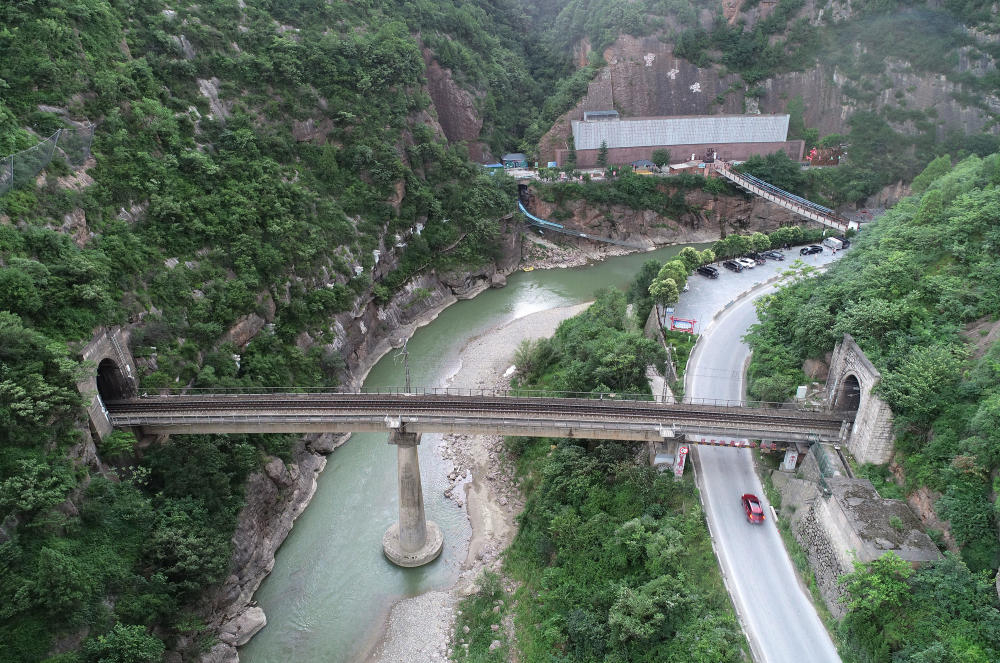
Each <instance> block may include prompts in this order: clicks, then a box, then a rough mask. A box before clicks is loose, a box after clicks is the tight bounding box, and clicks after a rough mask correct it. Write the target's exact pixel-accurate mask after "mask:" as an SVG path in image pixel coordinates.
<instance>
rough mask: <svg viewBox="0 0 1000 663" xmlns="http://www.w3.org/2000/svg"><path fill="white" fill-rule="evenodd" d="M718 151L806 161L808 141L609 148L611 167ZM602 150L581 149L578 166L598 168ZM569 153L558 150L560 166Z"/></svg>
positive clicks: (733, 157)
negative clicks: (664, 153) (657, 155)
mask: <svg viewBox="0 0 1000 663" xmlns="http://www.w3.org/2000/svg"><path fill="white" fill-rule="evenodd" d="M710 148H714V150H715V151H716V152H717V153H718V155H719V158H720V159H727V160H729V161H746V160H747V159H749V158H750V157H751V156H753V155H755V154H760V155H767V154H772V153H774V152H784V153H785V154H787V155H788V157H789V158H790V159H792V160H793V161H802V152H803V150H804V149H805V142H804V141H801V140H789V141H785V142H782V143H723V144H713V145H709V144H707V143H706V144H699V145H661V146H658V145H653V146H648V147H613V148H609V149H608V165H625V164H630V163H632V162H633V161H638V160H640V159H652V158H653V150H659V149H664V150H670V160H671V161H674V162H680V161H687V160H688V159H690V158H691V155H692V154H694V155H695V157H696V158H697V159H701V158H703V157H704V156H705V152H706V151H707V150H708V149H710ZM599 153H600V150H577V151H576V165H577V166H579V167H580V168H594V167H596V166H597V155H598V154H599ZM568 155H569V150H556V162H557V163H558V164H559V165H560V166H564V165H565V164H566V158H567V156H568Z"/></svg>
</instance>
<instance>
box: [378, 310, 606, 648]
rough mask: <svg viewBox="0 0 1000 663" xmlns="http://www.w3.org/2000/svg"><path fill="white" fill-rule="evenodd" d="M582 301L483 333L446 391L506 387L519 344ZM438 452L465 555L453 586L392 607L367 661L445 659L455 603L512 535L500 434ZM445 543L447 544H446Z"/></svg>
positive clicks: (510, 489) (445, 440)
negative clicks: (461, 515)
mask: <svg viewBox="0 0 1000 663" xmlns="http://www.w3.org/2000/svg"><path fill="white" fill-rule="evenodd" d="M587 306H589V304H580V305H577V306H566V307H561V308H554V309H549V310H547V311H540V312H538V313H534V314H531V315H527V316H525V317H522V318H518V319H516V320H514V321H511V322H508V323H505V324H503V325H500V326H498V327H494V328H493V329H490V330H488V331H487V332H486V333H484V334H482V335H481V336H479V337H476V338H474V339H471V340H470V341H469V342H468V343H467V344H466V345H465V347H464V348H463V349H462V352H461V356H460V359H461V368H460V369H459V370H458V372H457V373H456V374H455V375H454V376H453V377H452V380H451V386H456V387H472V388H485V389H492V388H496V389H506V388H507V387H509V386H510V374H509V372H508V370H507V369H508V367H509V366H510V365H511V362H512V360H513V356H514V351H515V350H516V348H517V346H518V344H520V342H521V341H522V340H525V339H536V338H542V337H547V336H551V335H552V334H553V333H554V332H555V329H556V327H557V326H558V325H559V323H560V322H562V321H563V320H565V319H566V318H569V317H572V316H574V315H576V314H577V313H579V312H581V311H583V310H584V309H586V308H587ZM436 451H437V453H439V454H440V455H441V456H442V457H443V458H445V459H447V460H450V461H451V462H452V464H453V467H454V469H453V470H452V471H451V472H450V473H449V479H450V480H451V485H450V487H449V488H448V489H447V490H446V492H445V494H446V495H448V496H450V497H451V498H452V499H454V500H455V501H456V502H458V503H459V504H464V505H465V508H466V511H467V513H468V515H469V521H470V522H471V524H472V537H471V540H470V542H469V551H468V554H467V556H466V559H465V563H464V564H463V571H462V574H461V575H460V577H459V579H458V581H457V582H456V583H455V585H454V586H453V587H451V588H450V589H449V590H447V591H437V592H428V593H426V594H422V595H420V596H416V597H413V598H408V599H403V600H402V601H399V602H398V603H396V605H395V606H393V608H392V611H391V612H390V614H389V617H388V619H387V620H386V626H385V631H384V636H383V638H382V640H381V642H379V644H378V645H377V646H376V647H375V648H374V649H373V651H372V652H371V653H370V654H369V656H368V658H367V659H366V660H369V661H378V662H379V663H404V662H405V663H410V662H411V661H436V660H445V659H447V658H448V654H449V646H450V644H449V643H450V639H451V631H452V628H453V625H454V621H455V606H456V605H457V603H458V601H459V599H461V598H462V597H464V596H467V595H468V594H470V593H472V592H474V591H475V590H476V579H477V578H478V576H479V574H480V573H481V572H482V571H483V569H491V570H498V569H499V566H500V553H502V552H503V551H504V549H505V548H506V547H507V546H508V545H509V544H510V542H511V541H512V540H513V538H514V534H515V532H516V525H515V518H516V516H517V514H518V513H520V511H521V509H522V508H523V506H524V502H523V499H522V496H521V494H520V492H519V491H518V490H517V486H516V483H515V482H514V469H513V464H512V462H511V461H510V459H509V458H508V456H507V454H506V452H505V450H504V448H503V437H502V436H499V435H445V436H443V437H442V440H441V443H440V444H439V445H438V447H437V450H436ZM446 545H447V542H446Z"/></svg>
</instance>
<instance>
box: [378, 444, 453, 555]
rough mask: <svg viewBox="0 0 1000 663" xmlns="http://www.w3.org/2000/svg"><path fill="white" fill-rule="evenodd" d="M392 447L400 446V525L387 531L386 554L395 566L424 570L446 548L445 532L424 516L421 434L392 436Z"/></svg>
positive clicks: (383, 540)
mask: <svg viewBox="0 0 1000 663" xmlns="http://www.w3.org/2000/svg"><path fill="white" fill-rule="evenodd" d="M389 444H395V445H396V461H397V468H396V469H397V473H398V480H399V521H398V522H396V523H394V524H393V525H392V527H390V528H389V529H388V530H386V533H385V535H384V536H383V537H382V550H383V551H384V552H385V556H386V557H388V558H389V561H390V562H392V563H393V564H397V565H399V566H406V567H414V566H423V565H424V564H427V563H428V562H432V561H434V560H435V559H437V556H438V555H440V554H441V550H442V549H443V548H444V534H442V533H441V528H440V527H438V525H437V523H435V522H434V521H432V520H427V518H426V517H425V515H424V494H423V490H422V489H421V487H420V463H419V461H418V460H417V445H418V444H420V434H419V433H408V432H406V431H405V430H403V429H402V428H398V429H394V430H392V431H391V432H390V433H389Z"/></svg>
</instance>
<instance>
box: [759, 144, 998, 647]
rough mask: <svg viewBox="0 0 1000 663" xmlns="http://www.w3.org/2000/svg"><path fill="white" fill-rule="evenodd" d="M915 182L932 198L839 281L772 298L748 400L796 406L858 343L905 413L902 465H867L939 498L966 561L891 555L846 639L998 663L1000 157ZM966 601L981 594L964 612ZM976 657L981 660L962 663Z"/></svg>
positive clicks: (842, 266)
mask: <svg viewBox="0 0 1000 663" xmlns="http://www.w3.org/2000/svg"><path fill="white" fill-rule="evenodd" d="M913 187H914V189H915V190H916V191H918V192H919V193H918V194H916V195H914V196H912V197H910V198H907V199H906V200H904V201H903V202H901V203H900V204H898V205H896V207H894V208H893V209H892V210H890V211H888V212H887V213H886V214H885V215H884V216H883V217H882V218H881V219H879V221H878V222H877V223H874V224H872V225H871V226H869V227H867V228H865V230H864V232H863V233H862V234H861V235H860V236H859V237H858V238H856V244H855V246H854V247H852V248H851V251H850V252H849V253H848V254H847V255H846V256H845V257H844V258H843V259H842V260H840V261H839V262H837V263H834V265H833V266H831V267H830V269H829V270H828V272H827V273H826V274H824V275H822V276H819V277H817V278H812V279H806V280H804V281H801V282H799V283H797V284H795V285H793V286H789V287H786V288H784V289H782V290H781V291H780V292H779V293H777V294H775V295H773V296H770V297H768V298H766V299H764V300H763V301H762V302H761V304H760V306H759V311H760V319H761V322H760V324H759V325H757V326H756V327H754V328H753V330H752V331H751V333H750V334H749V336H748V338H749V341H750V344H751V346H752V347H753V362H752V363H751V366H750V378H751V381H750V386H749V392H750V395H751V396H752V397H753V398H759V399H763V400H769V401H774V400H784V399H786V398H789V397H790V396H791V394H792V392H793V391H794V389H795V386H796V385H798V384H804V382H803V380H805V379H806V377H805V376H804V375H803V373H802V363H803V361H804V360H805V359H807V358H819V359H822V358H823V357H824V355H825V354H826V353H827V352H829V351H830V350H831V349H832V348H833V346H834V343H835V342H836V341H837V340H838V339H839V338H841V337H842V336H843V334H845V333H849V334H851V335H852V336H853V337H854V339H855V340H856V341H857V342H858V344H859V345H860V346H861V348H862V349H863V350H864V351H865V353H866V354H867V356H868V357H869V358H870V359H871V360H872V362H873V363H874V364H875V366H876V368H878V370H879V371H880V372H881V373H882V380H881V384H880V385H879V386H878V387H877V391H878V394H879V396H880V397H882V398H883V399H885V400H886V402H888V404H889V405H890V406H891V407H892V410H893V413H894V415H895V428H896V431H895V432H896V455H895V460H894V464H895V465H898V467H899V470H900V471H899V472H898V473H888V472H887V471H885V470H884V469H881V468H862V471H863V472H865V473H866V474H868V475H869V476H870V478H872V480H873V481H874V482H875V485H876V487H877V488H878V489H879V490H880V491H881V492H882V494H883V495H884V496H887V497H903V496H905V495H908V494H911V493H913V492H915V491H917V490H922V491H926V490H930V491H931V495H933V496H935V499H936V501H935V502H934V507H935V509H936V511H937V514H938V515H939V516H940V517H941V518H943V519H944V520H945V521H947V523H948V527H949V529H948V531H947V532H940V531H939V532H935V533H933V534H934V535H935V536H937V537H938V541H939V542H940V543H941V545H945V546H947V547H950V548H953V549H954V550H956V551H957V552H959V554H960V555H961V560H962V561H961V562H959V561H957V560H956V559H953V558H948V559H947V560H946V561H944V562H941V563H936V564H933V565H931V566H930V567H924V568H921V569H920V570H919V571H917V572H916V573H911V570H910V569H909V568H908V567H906V565H905V564H899V563H894V562H891V561H887V562H885V563H875V564H872V565H871V567H872V568H871V569H870V571H869V572H859V574H858V577H857V578H855V579H854V580H852V581H851V583H850V584H848V585H847V588H848V589H849V591H850V593H851V597H852V602H851V604H850V605H851V612H850V614H849V615H848V617H847V618H846V619H845V620H844V623H843V629H844V632H845V636H846V638H847V641H848V642H849V643H850V646H851V647H852V648H853V649H854V650H856V652H857V655H858V660H888V658H887V657H888V655H889V653H890V652H900V654H899V656H900V658H894V659H893V660H901V661H924V660H983V661H986V660H995V659H996V657H997V655H998V652H1000V618H998V614H1000V613H997V611H996V605H997V604H996V594H995V591H994V588H992V587H991V586H990V584H989V583H988V579H989V578H990V577H991V576H992V575H993V573H994V572H995V570H996V568H997V564H998V562H1000V558H998V555H1000V545H998V536H997V514H998V512H1000V510H998V504H1000V502H998V498H997V495H998V493H1000V485H998V483H997V474H998V468H1000V372H998V366H1000V364H998V358H1000V343H998V342H997V334H998V329H1000V327H998V323H997V319H998V317H1000V298H998V293H1000V260H998V259H997V255H998V252H1000V231H998V227H1000V226H998V222H1000V157H998V156H997V155H993V156H990V157H987V158H985V159H980V158H978V157H969V158H966V159H965V160H963V161H961V162H960V163H958V164H957V165H955V166H954V167H952V165H951V162H950V160H949V159H948V157H946V156H945V157H941V158H939V159H936V160H935V161H933V162H932V163H931V164H930V165H929V166H928V167H927V169H926V170H925V171H924V172H923V173H922V174H921V175H920V176H919V177H917V178H916V180H914V183H913ZM897 561H898V560H897ZM970 571H971V573H970ZM879 586H881V587H882V588H883V589H876V588H877V587H879ZM931 588H936V589H934V590H932V589H931ZM883 590H884V591H883ZM928 592H943V594H941V596H948V597H949V598H947V599H944V600H943V603H942V601H936V600H933V599H930V598H928V597H930V596H932V595H935V594H933V593H932V594H928ZM953 593H954V594H956V595H962V596H964V597H966V598H964V599H963V600H961V601H955V602H953V601H952V598H951V596H952V594H953ZM921 597H925V598H926V600H924V599H922V598H921ZM944 604H948V605H951V606H953V609H948V610H944V609H943V606H944ZM916 624H921V626H920V627H917V626H916ZM928 630H929V631H930V632H931V633H934V634H935V636H934V638H933V639H928V637H927V632H928ZM935 639H936V640H940V641H941V642H938V643H936V644H935V642H934V640H935ZM963 648H968V650H969V651H970V652H977V653H976V655H975V656H972V655H971V654H970V656H971V658H967V659H966V658H962V654H961V652H962V651H963ZM918 654H919V655H918ZM928 656H929V657H930V658H928Z"/></svg>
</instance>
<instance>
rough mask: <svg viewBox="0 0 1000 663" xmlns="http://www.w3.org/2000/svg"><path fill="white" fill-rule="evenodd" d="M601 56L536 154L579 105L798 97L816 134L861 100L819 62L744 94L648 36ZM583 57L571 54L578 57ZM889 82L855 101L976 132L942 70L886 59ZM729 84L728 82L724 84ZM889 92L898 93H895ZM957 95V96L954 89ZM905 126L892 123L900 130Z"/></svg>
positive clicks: (561, 133) (708, 103)
mask: <svg viewBox="0 0 1000 663" xmlns="http://www.w3.org/2000/svg"><path fill="white" fill-rule="evenodd" d="M741 4H742V3H741V2H740V1H739V0H727V2H726V3H724V11H725V12H726V14H725V15H726V16H727V17H729V18H730V22H732V21H733V20H735V19H736V18H737V17H739V16H740V13H739V6H740V5H741ZM770 11H771V7H770V3H760V5H758V6H757V7H756V8H755V9H754V10H753V11H751V12H750V14H749V15H745V16H743V18H747V19H748V24H751V25H752V22H753V21H754V20H756V19H758V18H760V17H763V16H765V15H766V14H767V13H769V12H770ZM603 55H604V60H605V62H607V63H608V64H607V66H605V67H604V68H603V69H602V70H601V72H600V73H599V74H598V75H597V76H596V77H595V78H594V80H593V81H591V83H590V86H589V88H588V90H587V94H586V96H585V97H584V98H583V99H582V100H581V101H580V103H578V104H577V105H576V107H575V108H573V109H572V110H571V111H569V112H568V113H566V115H564V116H563V117H561V118H560V119H559V120H558V121H557V122H556V123H555V124H554V125H553V127H552V129H551V130H550V131H549V132H548V133H547V134H546V135H545V136H543V137H542V140H541V142H540V145H539V152H540V155H539V156H540V158H541V159H542V160H545V161H549V160H554V158H555V150H557V149H564V148H565V147H566V140H567V138H568V136H569V135H570V133H571V127H570V124H569V121H570V120H579V119H582V117H583V111H588V110H607V109H611V108H614V109H617V110H619V111H620V112H621V113H622V115H623V116H625V117H644V116H646V117H648V116H661V115H704V114H716V113H719V114H727V113H745V112H760V113H784V112H786V110H787V106H788V101H789V100H790V99H792V98H794V97H796V96H800V95H801V96H802V98H803V100H804V101H805V116H804V119H805V123H806V126H809V127H816V128H818V129H819V130H820V133H821V134H827V133H842V132H844V131H846V129H847V125H846V121H847V119H848V118H849V117H850V116H851V114H852V113H853V112H854V111H855V110H857V109H858V108H859V107H862V105H860V104H858V102H856V101H855V100H854V99H853V98H851V97H849V96H848V95H847V94H845V92H844V89H845V86H846V85H847V84H848V83H849V81H848V79H847V78H846V77H845V76H844V75H843V74H842V73H841V72H838V71H837V69H836V68H835V67H831V66H826V65H819V66H815V67H812V68H810V69H807V70H806V71H802V72H789V73H785V74H779V75H777V76H774V77H772V78H770V79H767V80H766V81H764V82H763V90H764V94H763V95H762V96H761V97H760V98H759V99H758V98H755V97H752V98H745V97H744V89H743V88H744V86H743V84H742V80H741V79H740V77H739V76H738V75H736V74H725V75H724V74H723V73H722V69H721V68H719V67H716V66H711V67H706V68H704V69H702V68H698V67H696V66H695V65H693V64H691V63H690V62H688V61H687V60H683V59H681V58H678V57H675V56H674V54H673V45H672V44H670V43H664V42H662V41H660V39H659V38H658V37H656V36H649V37H632V36H628V35H624V36H622V37H620V38H619V39H618V40H617V41H616V42H615V43H614V44H612V45H611V46H610V47H608V48H607V49H606V50H605V51H604V54H603ZM580 62H584V63H585V58H578V64H579V63H580ZM991 66H992V63H990V62H988V61H985V60H984V59H983V58H980V57H971V56H969V55H968V54H966V55H965V57H964V58H963V57H960V58H959V66H958V69H959V71H962V72H965V71H968V72H973V73H975V72H982V71H986V70H988V69H989V68H990V67H991ZM885 76H886V77H888V80H889V81H890V82H891V83H890V84H889V85H885V86H883V89H882V91H881V93H880V96H879V97H878V98H877V99H875V100H874V101H872V102H869V103H866V104H864V105H863V107H876V108H880V107H887V106H890V105H893V106H895V105H900V106H903V105H905V107H906V108H911V109H913V108H917V109H934V112H936V113H937V119H938V121H939V123H940V125H941V126H942V127H944V128H948V129H958V130H960V131H963V132H965V133H974V132H978V131H982V130H983V129H984V127H986V126H987V124H988V121H989V118H988V116H987V113H986V112H985V111H983V110H982V109H979V108H976V107H974V106H968V105H965V104H963V103H961V102H960V101H959V100H958V99H956V95H957V93H959V92H960V88H959V86H957V85H956V84H955V83H952V82H951V81H949V80H947V79H946V78H945V77H944V76H941V75H938V74H928V73H914V72H912V71H908V66H907V65H906V63H904V62H900V61H889V62H887V71H886V74H885ZM731 86H732V87H731ZM897 93H898V94H899V95H901V96H899V97H898V98H897ZM957 96H959V97H960V96H961V95H957ZM986 105H987V107H988V109H989V111H990V112H993V113H996V112H1000V97H997V96H996V95H990V96H989V97H987V99H986ZM910 128H911V127H909V126H906V125H901V126H898V127H897V129H900V130H903V131H907V130H909V129H910Z"/></svg>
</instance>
